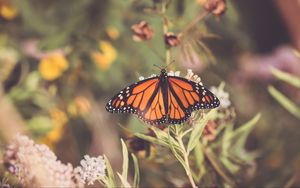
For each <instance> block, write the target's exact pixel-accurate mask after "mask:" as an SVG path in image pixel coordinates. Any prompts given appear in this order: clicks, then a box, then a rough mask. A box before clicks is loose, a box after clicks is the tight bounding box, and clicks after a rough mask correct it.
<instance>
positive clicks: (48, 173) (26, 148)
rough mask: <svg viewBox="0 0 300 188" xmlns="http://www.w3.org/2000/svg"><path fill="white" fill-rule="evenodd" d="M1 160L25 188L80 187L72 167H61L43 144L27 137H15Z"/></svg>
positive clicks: (62, 165) (63, 165)
mask: <svg viewBox="0 0 300 188" xmlns="http://www.w3.org/2000/svg"><path fill="white" fill-rule="evenodd" d="M4 161H5V164H6V167H7V169H8V171H10V172H11V173H12V174H14V175H16V176H17V177H18V179H19V180H20V182H21V183H22V184H23V185H25V187H27V186H28V185H30V186H32V187H83V185H82V184H80V183H79V182H78V181H77V180H78V177H77V174H76V172H75V171H74V169H73V166H72V165H71V164H63V163H62V162H61V161H59V160H57V157H56V155H55V154H54V153H53V152H52V151H51V150H50V149H49V148H48V147H47V146H46V145H43V144H35V143H34V142H33V140H31V139H29V138H28V137H27V136H22V135H18V136H16V138H15V139H14V140H13V141H12V143H11V144H10V145H9V146H8V147H7V149H6V150H5V154H4Z"/></svg>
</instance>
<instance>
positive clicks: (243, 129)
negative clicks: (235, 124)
mask: <svg viewBox="0 0 300 188" xmlns="http://www.w3.org/2000/svg"><path fill="white" fill-rule="evenodd" d="M260 117H261V115H260V113H258V114H256V116H254V117H253V118H252V119H251V120H250V121H248V122H247V123H245V124H244V125H242V126H240V127H239V128H237V129H236V130H234V132H233V133H232V134H231V135H229V136H228V137H227V139H228V140H224V141H225V142H227V141H230V142H231V144H232V143H234V145H235V146H239V147H240V148H244V146H245V143H246V140H247V137H248V135H249V134H250V132H251V131H252V129H253V128H254V126H255V125H256V123H257V122H258V120H259V119H260ZM231 146H232V145H231Z"/></svg>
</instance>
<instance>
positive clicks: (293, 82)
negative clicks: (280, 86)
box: [271, 68, 300, 89]
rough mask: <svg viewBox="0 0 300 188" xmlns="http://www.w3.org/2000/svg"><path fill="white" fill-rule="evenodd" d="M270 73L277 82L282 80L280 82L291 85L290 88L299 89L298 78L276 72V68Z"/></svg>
mask: <svg viewBox="0 0 300 188" xmlns="http://www.w3.org/2000/svg"><path fill="white" fill-rule="evenodd" d="M271 72H272V74H273V75H274V76H275V77H276V78H278V79H279V80H282V81H284V82H286V83H288V84H291V85H292V86H294V87H296V88H298V89H300V78H298V77H296V76H294V75H292V74H289V73H286V72H283V71H281V70H278V69H276V68H272V69H271Z"/></svg>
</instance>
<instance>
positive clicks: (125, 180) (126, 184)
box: [117, 173, 131, 188]
mask: <svg viewBox="0 0 300 188" xmlns="http://www.w3.org/2000/svg"><path fill="white" fill-rule="evenodd" d="M117 175H118V176H119V178H120V180H121V183H122V185H123V186H122V187H126V188H127V187H131V185H130V184H129V183H128V181H127V179H125V178H124V176H122V175H121V174H119V173H117Z"/></svg>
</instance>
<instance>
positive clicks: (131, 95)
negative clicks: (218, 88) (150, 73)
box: [106, 69, 220, 125]
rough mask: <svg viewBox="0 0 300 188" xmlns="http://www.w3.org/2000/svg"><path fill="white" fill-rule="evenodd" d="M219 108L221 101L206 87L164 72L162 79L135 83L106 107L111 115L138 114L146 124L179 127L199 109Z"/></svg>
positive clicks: (159, 77) (157, 78) (160, 77)
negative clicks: (178, 125) (175, 125)
mask: <svg viewBox="0 0 300 188" xmlns="http://www.w3.org/2000/svg"><path fill="white" fill-rule="evenodd" d="M219 105H220V101H219V99H218V98H217V97H216V96H215V95H214V94H213V93H212V92H210V91H209V90H208V89H206V88H205V87H204V86H203V84H202V83H201V82H200V83H196V82H194V81H192V80H188V79H185V78H182V77H179V76H169V75H168V74H167V72H166V69H161V74H160V75H159V76H154V77H151V78H147V79H145V80H142V81H139V82H137V83H135V84H132V85H130V86H128V87H126V88H124V89H123V90H122V91H120V92H119V93H118V94H117V95H115V96H114V97H113V98H112V99H111V100H110V101H109V102H108V103H107V105H106V110H107V111H108V112H111V113H133V114H137V115H138V117H139V118H140V119H142V120H143V121H144V122H145V123H149V124H151V125H153V124H180V123H183V122H185V121H186V120H187V119H188V118H189V117H190V116H191V113H192V112H193V111H195V110H199V109H211V108H216V107H218V106H219Z"/></svg>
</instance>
